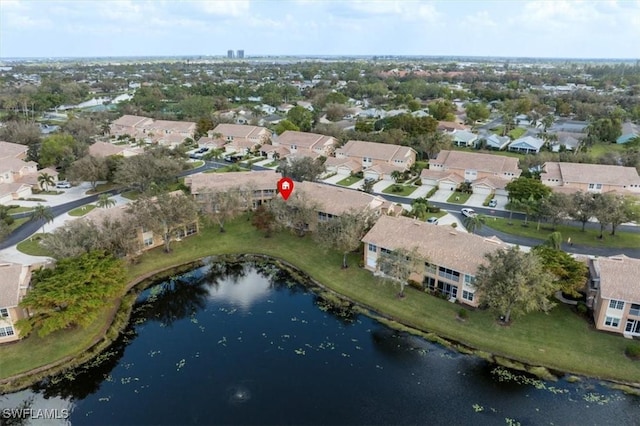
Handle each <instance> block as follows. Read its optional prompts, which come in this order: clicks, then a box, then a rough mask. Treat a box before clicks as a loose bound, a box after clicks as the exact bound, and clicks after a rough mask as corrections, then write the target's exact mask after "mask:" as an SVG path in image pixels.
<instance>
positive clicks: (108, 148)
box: [89, 142, 144, 157]
mask: <svg viewBox="0 0 640 426" xmlns="http://www.w3.org/2000/svg"><path fill="white" fill-rule="evenodd" d="M143 152H144V149H142V148H140V147H132V146H129V145H116V144H113V143H110V142H95V143H94V144H92V145H91V146H89V155H92V156H94V157H111V156H112V155H119V156H122V157H133V156H134V155H139V154H142V153H143Z"/></svg>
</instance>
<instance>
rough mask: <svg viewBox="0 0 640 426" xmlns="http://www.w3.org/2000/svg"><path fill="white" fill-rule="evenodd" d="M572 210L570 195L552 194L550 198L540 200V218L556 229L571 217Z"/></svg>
mask: <svg viewBox="0 0 640 426" xmlns="http://www.w3.org/2000/svg"><path fill="white" fill-rule="evenodd" d="M570 209H571V198H570V197H569V195H567V194H563V193H560V192H552V193H551V194H550V195H549V196H548V197H545V198H542V199H541V200H540V203H539V206H538V210H539V215H538V218H539V219H544V220H546V221H549V222H551V223H552V224H553V228H554V229H555V228H556V226H558V224H559V223H561V222H562V221H563V220H565V218H566V217H567V216H568V215H569V211H570Z"/></svg>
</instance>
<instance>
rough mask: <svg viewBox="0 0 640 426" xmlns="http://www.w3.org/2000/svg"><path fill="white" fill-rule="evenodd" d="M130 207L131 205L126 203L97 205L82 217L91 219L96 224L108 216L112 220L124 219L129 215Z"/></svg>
mask: <svg viewBox="0 0 640 426" xmlns="http://www.w3.org/2000/svg"><path fill="white" fill-rule="evenodd" d="M129 207H131V206H128V205H124V206H115V207H109V208H100V207H96V208H95V209H93V210H91V211H90V212H89V213H87V214H85V215H84V216H83V217H82V218H83V219H84V220H88V221H91V222H93V223H94V224H96V225H99V224H101V223H102V222H103V221H104V220H105V219H106V218H109V219H111V220H122V219H125V218H128V217H129V213H127V209H129Z"/></svg>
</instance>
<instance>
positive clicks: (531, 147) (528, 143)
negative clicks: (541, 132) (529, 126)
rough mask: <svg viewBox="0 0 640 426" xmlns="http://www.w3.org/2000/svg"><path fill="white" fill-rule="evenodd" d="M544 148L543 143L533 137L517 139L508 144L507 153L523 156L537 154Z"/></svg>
mask: <svg viewBox="0 0 640 426" xmlns="http://www.w3.org/2000/svg"><path fill="white" fill-rule="evenodd" d="M543 146H544V141H543V140H542V139H539V138H534V137H533V136H524V137H522V138H518V139H516V140H514V141H513V142H511V143H510V144H509V151H515V152H523V153H525V154H537V153H539V152H540V148H542V147H543Z"/></svg>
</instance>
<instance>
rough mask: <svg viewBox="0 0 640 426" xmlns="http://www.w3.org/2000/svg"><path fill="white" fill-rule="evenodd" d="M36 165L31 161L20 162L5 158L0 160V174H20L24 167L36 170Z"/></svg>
mask: <svg viewBox="0 0 640 426" xmlns="http://www.w3.org/2000/svg"><path fill="white" fill-rule="evenodd" d="M37 166H38V165H37V163H35V162H33V161H22V160H19V159H17V158H5V159H2V160H0V173H6V172H11V173H20V172H24V169H25V167H30V168H34V167H35V168H37Z"/></svg>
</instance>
